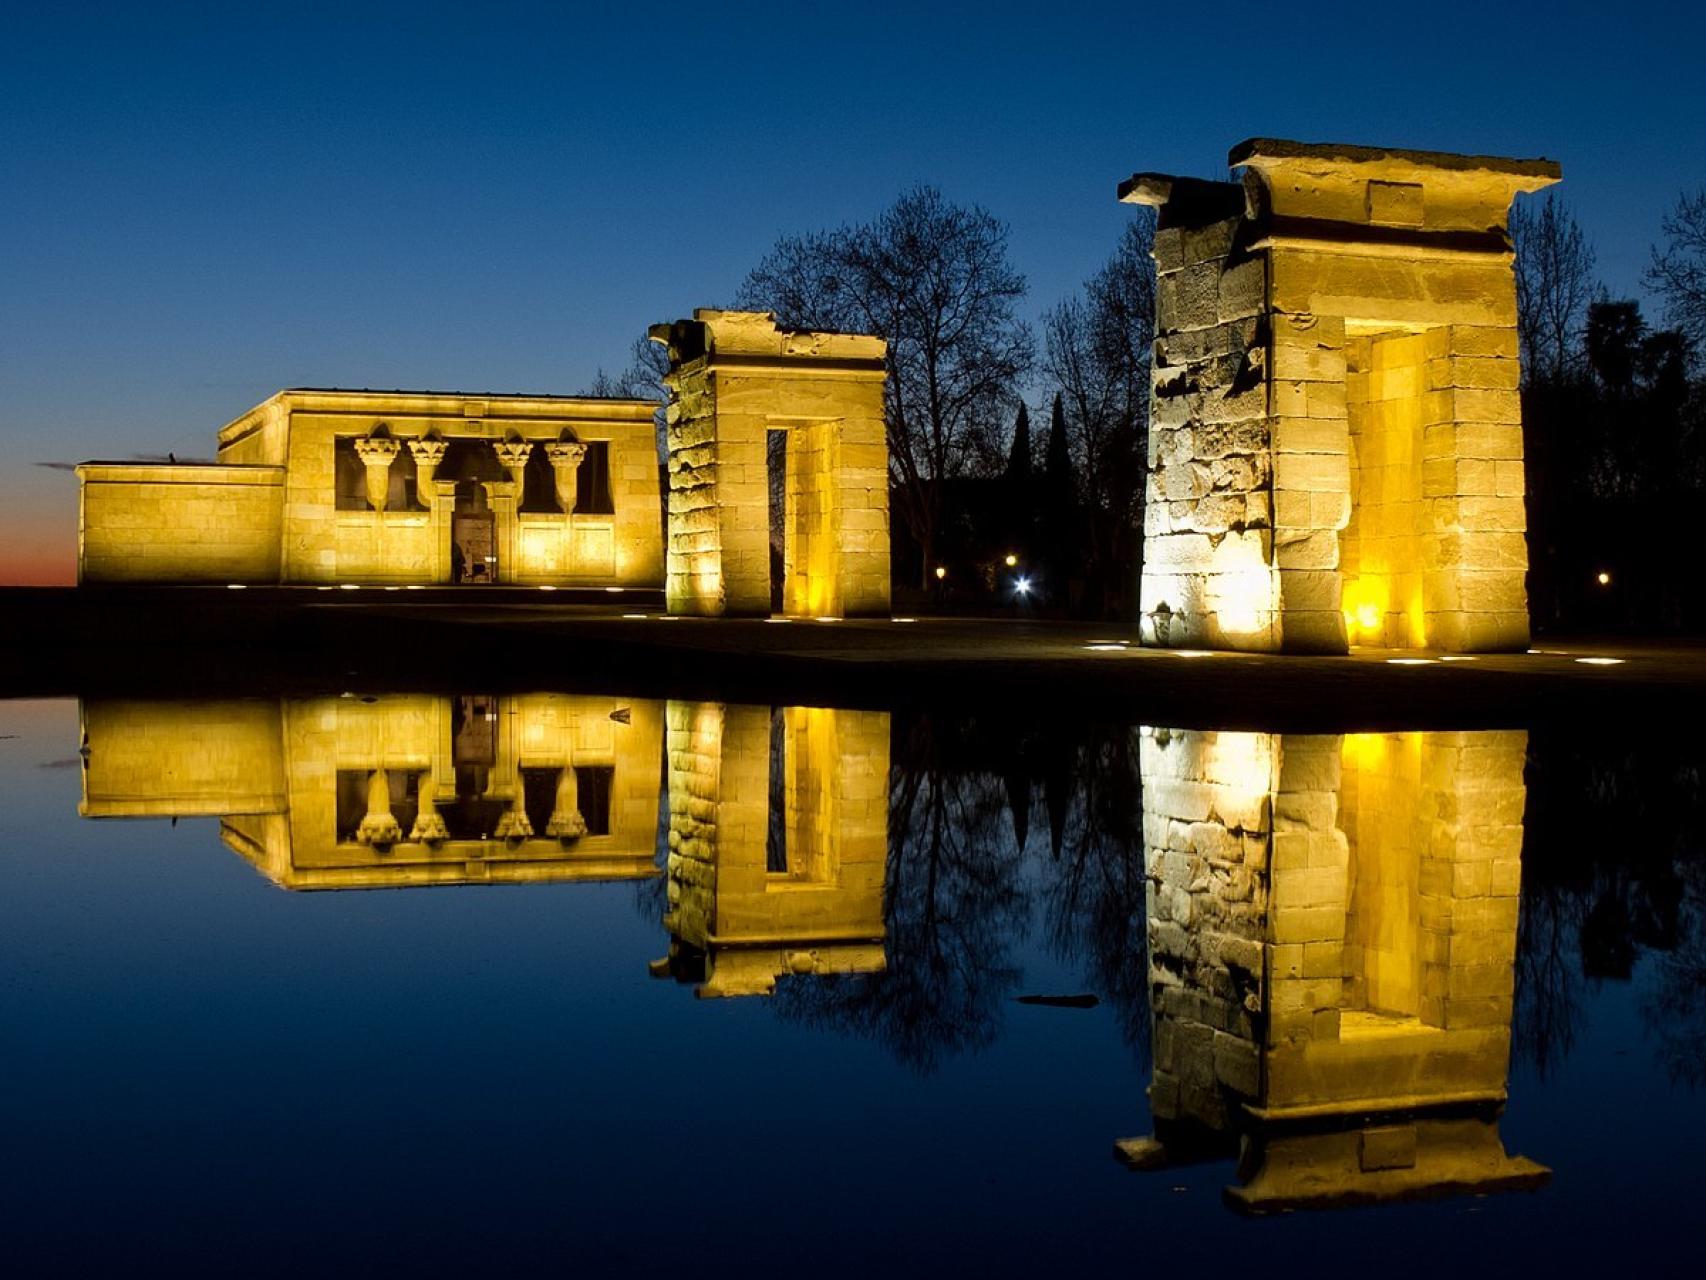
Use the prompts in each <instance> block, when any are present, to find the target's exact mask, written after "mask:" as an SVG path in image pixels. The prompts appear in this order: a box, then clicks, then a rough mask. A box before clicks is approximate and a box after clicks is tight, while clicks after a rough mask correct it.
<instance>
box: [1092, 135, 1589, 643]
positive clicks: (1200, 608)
mask: <svg viewBox="0 0 1706 1280" xmlns="http://www.w3.org/2000/svg"><path fill="white" fill-rule="evenodd" d="M1230 162H1231V164H1232V165H1233V167H1234V168H1241V169H1243V170H1244V174H1243V181H1242V182H1224V183H1221V182H1209V181H1203V180H1199V179H1190V178H1174V177H1169V176H1166V175H1161V174H1137V175H1135V176H1134V177H1133V178H1132V179H1131V180H1130V181H1128V182H1127V183H1125V184H1123V186H1122V188H1121V198H1122V199H1125V200H1128V201H1132V202H1134V203H1140V204H1148V205H1153V206H1156V207H1157V208H1158V211H1159V221H1158V224H1157V231H1156V235H1155V250H1154V252H1155V263H1156V270H1157V295H1156V297H1157V305H1156V337H1155V361H1154V363H1155V372H1156V376H1155V379H1154V381H1153V392H1152V403H1151V412H1150V424H1151V425H1150V432H1149V458H1148V463H1149V467H1148V481H1147V486H1148V487H1147V494H1146V496H1147V502H1146V504H1145V515H1144V521H1145V545H1144V566H1143V577H1142V586H1141V591H1140V599H1139V611H1140V622H1141V626H1142V634H1143V640H1144V643H1146V644H1151V645H1157V646H1162V647H1180V646H1198V647H1202V646H1206V647H1210V648H1220V649H1235V650H1264V651H1273V650H1284V651H1289V652H1314V653H1343V652H1344V651H1345V650H1346V648H1347V647H1348V646H1349V645H1350V644H1352V643H1358V644H1368V645H1378V646H1387V647H1399V648H1422V647H1435V648H1440V649H1445V650H1448V651H1462V650H1513V649H1514V650H1520V649H1521V648H1523V647H1524V646H1525V645H1526V643H1527V636H1528V617H1527V599H1526V595H1525V588H1524V573H1525V570H1526V568H1527V549H1526V546H1525V544H1524V540H1523V531H1524V522H1525V515H1524V509H1523V463H1522V428H1521V413H1520V402H1519V399H1518V394H1517V387H1518V384H1519V380H1520V379H1519V369H1518V358H1517V357H1518V352H1517V334H1516V296H1515V287H1514V283H1513V278H1512V274H1511V267H1510V263H1511V252H1510V242H1509V238H1508V236H1507V235H1506V232H1505V223H1506V219H1507V217H1508V214H1509V209H1510V204H1511V201H1512V199H1513V198H1514V197H1515V196H1516V195H1517V194H1518V193H1520V192H1526V191H1534V190H1538V189H1539V188H1542V187H1545V186H1547V185H1549V184H1551V183H1553V182H1555V181H1557V179H1558V176H1559V171H1558V166H1557V165H1556V164H1554V163H1552V162H1550V161H1545V160H1504V159H1499V158H1496V157H1487V156H1454V155H1444V154H1439V153H1431V152H1414V151H1398V150H1378V149H1373V148H1366V147H1350V146H1340V145H1314V144H1303V143H1296V142H1286V141H1281V140H1276V139H1267V138H1258V139H1252V140H1251V141H1249V142H1246V143H1243V144H1241V145H1240V146H1238V147H1236V148H1235V149H1234V150H1233V152H1232V155H1231V157H1230ZM1252 566H1261V567H1263V568H1265V569H1267V570H1268V571H1269V572H1270V574H1271V577H1270V579H1269V580H1268V581H1267V582H1266V583H1263V582H1262V581H1261V580H1260V579H1259V578H1258V577H1257V576H1256V575H1255V574H1254V573H1252Z"/></svg>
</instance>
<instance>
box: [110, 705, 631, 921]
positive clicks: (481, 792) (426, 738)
mask: <svg viewBox="0 0 1706 1280" xmlns="http://www.w3.org/2000/svg"><path fill="white" fill-rule="evenodd" d="M82 720H83V733H84V736H85V740H86V742H87V744H88V748H89V750H88V767H87V768H86V770H85V771H84V777H83V800H82V803H81V805H80V806H79V812H80V813H82V814H83V815H84V816H86V817H195V816H216V817H219V818H220V820H221V823H220V825H221V834H222V836H223V837H224V840H225V843H226V844H227V845H228V846H230V847H231V848H232V849H233V850H235V851H236V852H237V853H239V854H241V855H242V856H243V857H244V858H246V859H248V860H249V861H250V862H252V863H253V864H254V865H255V867H256V868H257V869H258V870H259V871H261V872H262V873H263V874H264V875H265V876H267V877H268V878H269V879H271V880H272V881H274V882H275V883H277V884H279V885H281V886H283V887H285V888H288V889H372V888H391V887H405V886H412V885H433V884H466V883H487V882H492V883H497V882H522V881H545V880H550V881H565V880H611V879H642V878H646V877H649V876H653V875H656V874H657V868H656V865H655V862H654V855H655V845H656V834H657V822H658V805H659V786H658V783H659V761H660V760H661V753H662V750H663V705H662V704H661V703H659V702H655V701H648V700H645V699H614V698H604V697H578V696H570V695H562V694H530V695H526V696H521V697H514V698H464V699H451V698H447V697H436V696H427V695H404V696H388V697H384V698H380V699H377V700H373V701H363V700H361V699H358V698H354V697H342V698H311V699H287V700H285V701H283V702H262V701H250V700H245V701H231V702H218V701H212V702H196V703H158V702H125V701H91V702H86V703H85V704H84V705H83V709H82ZM458 724H460V726H461V729H460V732H458V728H457V726H458ZM468 764H475V765H477V766H478V769H477V771H469V770H464V769H461V766H464V765H468ZM583 772H584V774H585V776H587V777H588V778H589V779H592V778H596V779H599V781H598V783H597V787H598V792H599V795H600V797H601V798H600V804H601V806H602V807H601V809H600V810H599V812H598V813H597V814H596V818H597V829H589V826H588V824H587V822H586V820H585V818H584V816H582V815H580V814H579V813H578V811H576V810H574V808H573V804H574V802H575V801H576V799H577V797H578V800H579V801H580V802H587V803H590V801H591V800H592V799H593V794H592V793H589V792H587V791H585V790H584V788H581V789H577V787H576V785H575V783H576V780H577V778H578V777H579V776H580V775H581V774H582V773H583ZM467 777H476V778H481V777H483V779H484V781H483V782H479V783H477V785H478V790H477V791H474V792H462V793H459V790H458V788H459V786H461V785H462V784H463V782H464V781H465V780H466V778H467ZM529 777H534V778H543V779H544V780H545V781H546V782H547V783H549V785H550V791H549V792H547V793H546V794H547V795H551V794H553V793H554V796H555V804H554V805H552V806H548V807H547V809H542V810H540V811H539V815H538V820H536V821H535V820H533V819H532V818H531V817H530V815H529V810H528V807H527V804H526V801H527V799H528V796H527V794H526V780H527V778H529ZM588 785H590V784H588ZM565 800H567V802H568V807H565ZM452 806H455V807H457V808H458V809H459V810H460V811H461V812H462V814H463V816H462V817H461V818H459V819H458V822H457V825H456V827H455V829H452V828H451V826H450V825H449V824H448V823H447V822H446V821H445V814H446V812H447V811H449V810H450V809H451V808H452ZM470 823H473V824H474V825H469V824H470Z"/></svg>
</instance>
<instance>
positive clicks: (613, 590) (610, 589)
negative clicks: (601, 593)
mask: <svg viewBox="0 0 1706 1280" xmlns="http://www.w3.org/2000/svg"><path fill="white" fill-rule="evenodd" d="M604 589H605V590H606V591H612V592H615V591H620V590H622V588H621V587H606V588H604Z"/></svg>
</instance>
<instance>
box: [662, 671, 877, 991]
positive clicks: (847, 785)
mask: <svg viewBox="0 0 1706 1280" xmlns="http://www.w3.org/2000/svg"><path fill="white" fill-rule="evenodd" d="M668 725H669V728H668V749H669V860H668V909H667V912H666V914H665V916H664V924H665V926H666V927H667V928H668V930H669V934H670V949H669V954H668V956H667V957H665V958H664V959H663V960H660V961H659V962H658V963H657V964H656V965H655V966H654V971H655V972H656V973H658V974H659V975H660V976H664V975H670V976H674V977H676V978H679V979H682V980H684V981H692V982H695V983H697V984H698V992H699V994H701V995H707V996H719V995H754V994H769V993H770V992H771V991H773V990H774V989H775V986H776V980H777V979H778V978H780V977H783V976H784V975H787V974H805V973H868V972H874V971H876V970H880V969H881V968H883V964H884V958H883V932H884V931H883V868H884V860H885V858H886V856H887V853H888V771H889V717H888V715H887V713H884V712H872V711H845V710H830V709H828V708H823V707H778V708H774V709H772V708H770V707H760V706H742V705H736V704H730V703H716V702H671V703H670V704H669V710H668Z"/></svg>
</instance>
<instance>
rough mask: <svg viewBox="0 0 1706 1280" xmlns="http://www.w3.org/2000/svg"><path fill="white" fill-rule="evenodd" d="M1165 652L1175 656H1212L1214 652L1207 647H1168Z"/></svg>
mask: <svg viewBox="0 0 1706 1280" xmlns="http://www.w3.org/2000/svg"><path fill="white" fill-rule="evenodd" d="M1166 652H1168V653H1170V654H1172V655H1173V656H1174V657H1175V658H1212V657H1214V654H1212V653H1210V652H1209V651H1208V650H1207V649H1168V650H1167V651H1166Z"/></svg>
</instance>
